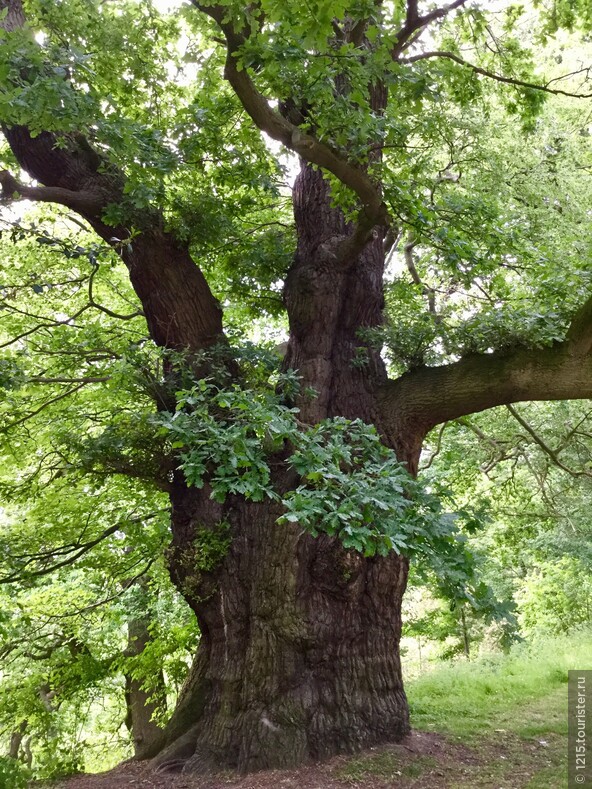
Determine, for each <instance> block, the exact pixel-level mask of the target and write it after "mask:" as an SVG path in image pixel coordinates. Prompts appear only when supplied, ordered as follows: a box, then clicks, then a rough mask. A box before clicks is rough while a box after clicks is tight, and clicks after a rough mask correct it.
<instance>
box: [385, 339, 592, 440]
mask: <svg viewBox="0 0 592 789" xmlns="http://www.w3.org/2000/svg"><path fill="white" fill-rule="evenodd" d="M583 398H592V356H590V355H587V356H581V355H578V354H574V353H573V351H572V348H571V346H570V344H569V343H563V344H561V345H558V346H556V347H554V348H546V349H543V350H520V351H516V352H515V353H512V354H501V353H493V354H484V355H475V356H470V357H467V358H465V359H462V360H461V361H459V362H455V363H454V364H448V365H443V366H441V367H422V368H418V369H416V370H412V371H410V372H408V373H405V374H404V375H402V376H401V377H400V378H399V379H397V380H396V381H390V382H388V383H387V384H386V385H385V386H384V387H383V389H382V392H381V395H380V406H381V411H382V416H383V420H384V422H385V424H386V425H387V427H388V429H389V432H390V431H391V430H392V431H393V433H395V434H396V433H397V432H400V433H401V434H402V435H408V436H409V437H410V439H411V438H412V437H414V441H415V443H417V444H419V445H420V444H421V441H422V440H423V438H424V437H425V435H426V434H427V432H428V431H429V430H431V429H432V428H433V427H435V426H436V425H438V424H440V423H442V422H447V421H449V420H451V419H458V418H459V417H462V416H465V415H467V414H472V413H476V412H478V411H484V410H486V409H488V408H493V407H495V406H498V405H508V404H510V403H516V402H520V401H529V400H572V399H573V400H577V399H583Z"/></svg>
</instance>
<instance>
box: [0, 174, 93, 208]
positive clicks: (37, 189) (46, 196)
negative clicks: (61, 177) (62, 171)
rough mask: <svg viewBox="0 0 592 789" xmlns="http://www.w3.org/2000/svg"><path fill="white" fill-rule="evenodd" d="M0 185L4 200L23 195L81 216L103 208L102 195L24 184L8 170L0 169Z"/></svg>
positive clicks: (57, 187)
mask: <svg viewBox="0 0 592 789" xmlns="http://www.w3.org/2000/svg"><path fill="white" fill-rule="evenodd" d="M0 185H1V186H2V199H3V200H4V201H7V200H14V199H18V198H20V197H24V198H25V199H27V200H32V201H34V202H43V203H59V204H60V205H65V206H67V207H68V208H72V209H73V210H74V211H76V212H77V213H79V214H82V215H83V216H96V215H97V214H100V212H101V211H102V210H103V209H104V208H105V203H104V197H103V198H102V197H101V195H100V194H99V193H93V192H90V191H81V192H76V191H74V190H72V189H64V188H62V187H60V186H26V185H25V184H21V183H19V181H17V180H16V178H15V177H14V176H13V175H11V173H9V172H8V170H1V171H0Z"/></svg>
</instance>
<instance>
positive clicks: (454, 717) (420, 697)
mask: <svg viewBox="0 0 592 789" xmlns="http://www.w3.org/2000/svg"><path fill="white" fill-rule="evenodd" d="M575 668H592V632H590V631H584V632H581V631H580V632H578V633H574V634H572V635H570V636H564V637H560V638H551V639H546V640H544V641H543V640H541V641H538V642H536V643H533V644H530V645H528V646H526V645H518V646H516V647H515V648H514V649H513V650H512V651H511V652H510V653H509V654H508V655H494V656H490V657H481V658H478V659H476V660H474V661H471V662H466V663H455V664H454V665H451V666H448V667H442V668H439V669H437V670H435V671H433V672H432V673H430V674H428V675H425V676H423V677H420V678H418V679H416V680H415V681H413V682H410V683H409V685H408V688H407V692H408V696H409V702H410V707H411V719H412V724H413V726H414V727H415V728H417V729H423V730H426V731H437V732H440V733H444V734H448V735H450V736H452V737H455V738H458V739H460V740H461V741H462V742H463V743H464V744H466V745H469V746H471V747H473V748H475V750H476V751H477V752H478V753H479V752H480V753H482V754H485V753H488V754H490V759H489V767H490V769H491V771H492V772H493V774H490V776H482V778H481V779H480V778H479V772H480V770H479V768H476V769H475V773H476V774H474V775H471V776H470V780H468V781H467V782H466V783H459V784H458V786H467V787H468V786H475V787H478V786H494V785H495V786H524V787H528V788H529V789H547V787H549V789H558V787H563V786H566V784H567V779H566V748H567V672H568V670H569V669H575ZM539 768H540V769H539ZM521 773H523V776H522V778H523V779H524V780H523V781H521ZM490 778H491V779H493V778H495V780H494V781H490V782H489V783H488V781H489V780H490ZM479 780H482V781H483V782H482V783H479ZM451 786H454V784H451Z"/></svg>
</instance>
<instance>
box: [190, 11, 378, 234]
mask: <svg viewBox="0 0 592 789" xmlns="http://www.w3.org/2000/svg"><path fill="white" fill-rule="evenodd" d="M192 3H193V5H194V6H195V7H196V8H198V9H199V10H200V11H202V12H203V13H204V14H206V15H207V16H209V17H211V18H212V19H213V20H214V21H215V22H216V23H217V24H218V26H219V27H220V29H221V30H222V31H223V33H224V36H225V38H226V47H227V56H226V64H225V69H224V75H225V77H226V79H227V80H228V82H229V83H230V85H231V86H232V88H233V90H234V92H235V93H236V95H237V97H238V98H239V100H240V102H241V104H242V105H243V107H244V108H245V110H246V112H247V114H248V115H249V116H250V118H251V119H252V120H253V122H254V123H255V125H256V126H257V127H258V128H259V129H260V130H261V131H264V132H265V133H266V134H268V135H269V136H270V137H271V138H272V139H274V140H277V141H278V142H281V143H282V144H283V145H285V146H286V148H289V149H290V150H291V151H294V153H297V154H298V155H299V156H300V157H301V158H302V159H304V160H305V161H306V162H309V163H310V164H316V165H318V166H319V167H322V168H323V169H325V170H327V171H328V172H330V173H332V175H334V176H335V177H336V178H338V179H339V180H340V181H341V182H342V183H343V184H344V185H345V186H348V187H349V188H350V189H351V190H352V191H353V192H354V193H355V194H356V195H357V196H358V198H359V200H360V202H361V203H362V211H361V215H360V220H359V227H360V234H361V235H363V236H364V238H365V239H366V240H367V238H368V236H369V233H370V232H371V230H372V228H373V227H375V226H376V225H378V224H388V214H387V209H386V206H385V204H384V202H383V200H382V196H381V193H380V190H379V188H378V187H377V185H376V184H375V183H374V182H373V181H372V179H371V178H370V177H369V176H368V174H367V173H366V172H364V170H362V169H360V168H359V167H356V166H355V165H353V164H351V163H350V162H348V161H347V160H346V159H344V158H343V157H342V156H341V155H339V154H337V153H336V152H335V151H333V150H332V149H331V148H330V147H329V146H328V145H325V144H324V143H322V142H319V140H317V139H316V138H315V137H313V136H312V135H311V134H308V133H306V132H305V131H302V130H301V129H299V128H298V126H295V125H294V124H293V123H291V122H290V121H289V120H287V119H286V118H284V117H283V116H282V115H281V114H280V113H279V112H276V111H275V110H274V109H273V108H272V107H271V106H270V105H269V103H268V101H267V99H266V98H265V97H264V96H263V95H262V94H261V93H260V92H259V91H258V90H257V87H256V86H255V83H254V82H253V80H252V79H251V77H250V76H249V74H248V72H247V70H246V69H245V68H242V66H241V65H240V62H239V58H238V55H237V51H238V50H239V49H240V47H241V46H242V45H243V44H244V43H245V40H246V34H243V33H240V32H237V31H236V30H235V29H234V27H233V26H232V24H231V23H229V22H227V21H225V19H226V15H227V9H226V8H224V7H222V6H216V5H211V6H209V5H203V4H202V3H200V2H198V1H197V0H192Z"/></svg>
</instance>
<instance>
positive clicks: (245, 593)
mask: <svg viewBox="0 0 592 789" xmlns="http://www.w3.org/2000/svg"><path fill="white" fill-rule="evenodd" d="M235 514H236V513H235ZM277 514H278V513H275V512H271V511H270V508H269V506H267V507H263V506H262V505H254V504H251V505H246V506H245V507H241V511H240V513H239V515H238V517H237V519H236V520H235V522H234V523H233V539H232V542H231V545H230V548H229V551H228V554H227V555H226V556H225V558H224V560H223V562H222V564H221V566H220V567H219V569H218V570H217V571H216V573H215V575H216V579H215V580H216V583H215V585H214V584H213V583H212V580H213V579H212V578H211V577H208V578H206V577H205V575H204V576H202V577H201V578H199V579H198V578H197V577H196V576H195V575H194V576H191V577H189V576H188V571H187V567H188V563H187V544H186V542H185V545H184V546H183V549H182V550H181V547H179V550H178V551H175V548H173V551H172V554H171V556H172V565H173V576H174V577H175V567H176V572H177V576H176V581H177V583H178V585H179V586H180V588H181V589H185V590H186V591H187V590H188V589H190V590H191V593H190V594H188V595H187V597H188V599H189V600H190V602H191V603H192V605H193V608H194V610H195V612H196V614H197V617H198V620H199V624H200V628H201V632H202V640H201V643H200V648H199V652H198V655H197V658H196V661H195V664H194V667H193V669H192V671H191V674H190V677H189V679H188V682H187V683H186V687H185V689H184V692H183V693H182V695H181V698H180V699H179V703H178V705H177V709H176V711H175V714H174V715H173V718H172V720H171V722H170V724H169V726H168V728H167V731H166V740H167V745H166V747H165V748H164V749H163V750H162V752H161V753H160V755H159V756H158V757H157V760H156V762H157V764H158V765H160V766H161V767H162V768H163V769H174V770H184V771H195V772H200V773H210V772H215V771H219V770H224V769H234V770H238V771H240V772H251V771H256V770H263V769H274V768H292V767H295V766H297V765H302V764H306V763H310V762H316V761H319V760H323V759H327V758H329V757H331V756H334V755H335V754H339V753H352V752H355V751H358V750H361V749H363V748H368V747H371V746H374V745H377V744H380V743H385V742H395V741H397V740H400V739H401V738H402V737H404V736H405V735H406V734H407V733H408V731H409V715H408V707H407V700H406V697H405V693H404V690H403V684H402V679H401V665H400V659H399V639H400V634H401V618H400V611H401V599H402V596H403V591H404V589H405V584H406V579H407V561H406V560H405V559H404V558H402V557H400V556H397V555H395V554H393V555H390V556H387V557H373V558H364V557H363V556H361V555H360V554H359V553H356V552H354V551H346V550H345V549H344V548H343V547H342V546H341V544H340V543H339V542H337V541H336V540H334V539H332V538H328V537H324V536H321V537H318V538H316V539H313V538H312V537H310V536H309V535H307V534H305V533H303V532H302V530H301V529H299V528H298V526H297V525H294V526H292V525H291V526H278V525H277V523H276V518H277ZM185 533H186V532H185ZM179 556H182V557H183V565H182V567H183V568H184V569H181V563H180V562H177V563H176V557H179ZM180 574H182V575H183V577H180ZM200 589H201V590H203V591H204V595H203V596H202V595H200V594H199V590H200ZM206 590H207V596H206V594H205V591H206Z"/></svg>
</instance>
